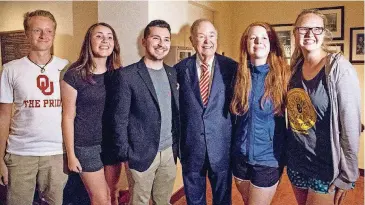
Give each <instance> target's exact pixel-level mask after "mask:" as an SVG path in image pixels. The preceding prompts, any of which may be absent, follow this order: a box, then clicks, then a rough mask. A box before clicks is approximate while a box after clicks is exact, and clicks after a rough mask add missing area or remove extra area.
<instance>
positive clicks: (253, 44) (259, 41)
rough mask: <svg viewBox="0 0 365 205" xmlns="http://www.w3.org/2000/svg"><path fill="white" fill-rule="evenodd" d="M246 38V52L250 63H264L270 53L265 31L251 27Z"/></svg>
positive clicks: (261, 28)
mask: <svg viewBox="0 0 365 205" xmlns="http://www.w3.org/2000/svg"><path fill="white" fill-rule="evenodd" d="M247 38H248V39H247V50H248V54H249V56H250V61H251V63H254V62H255V61H260V62H262V63H266V60H267V57H268V55H269V52H270V40H269V36H268V34H267V31H266V29H265V28H264V27H262V26H253V27H252V28H250V31H249V32H248V36H247ZM262 63H261V64H262Z"/></svg>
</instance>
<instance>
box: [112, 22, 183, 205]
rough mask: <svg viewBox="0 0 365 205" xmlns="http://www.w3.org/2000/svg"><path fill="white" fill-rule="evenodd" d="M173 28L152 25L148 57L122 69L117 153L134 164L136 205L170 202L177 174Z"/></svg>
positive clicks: (116, 107) (115, 122) (115, 123)
mask: <svg viewBox="0 0 365 205" xmlns="http://www.w3.org/2000/svg"><path fill="white" fill-rule="evenodd" d="M170 37H171V33H170V26H169V25H168V24H167V23H166V22H165V21H162V20H155V21H152V22H150V23H149V24H148V25H147V27H146V29H145V32H144V38H143V40H142V45H143V46H144V47H145V50H146V52H145V56H144V57H143V58H142V59H141V60H140V61H139V62H137V63H134V64H132V65H130V66H127V67H125V68H122V69H120V71H119V73H118V77H117V80H116V81H117V83H116V85H117V86H116V93H115V96H114V98H113V100H114V101H113V103H110V104H111V105H112V108H111V110H110V111H111V113H112V116H113V117H112V122H111V126H112V129H111V130H112V131H111V132H112V136H113V138H114V142H115V143H114V144H115V146H116V147H114V149H115V150H114V152H115V154H116V157H117V158H118V159H119V160H120V161H128V165H129V170H128V171H127V175H128V176H129V181H128V182H129V183H130V191H131V195H132V201H131V204H133V205H148V204H149V200H150V196H151V195H152V201H153V204H156V205H167V204H170V203H169V201H170V197H171V194H172V189H173V185H174V180H175V176H176V164H175V163H176V156H177V148H178V146H177V142H178V135H179V125H178V123H179V122H178V119H179V116H178V92H177V81H176V71H175V69H173V68H171V67H169V66H167V65H165V64H164V63H163V58H164V57H165V56H166V55H167V53H168V52H169V50H170V44H171V39H170Z"/></svg>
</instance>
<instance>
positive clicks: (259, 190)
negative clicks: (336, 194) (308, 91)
mask: <svg viewBox="0 0 365 205" xmlns="http://www.w3.org/2000/svg"><path fill="white" fill-rule="evenodd" d="M289 77H290V71H289V66H288V65H287V63H286V61H285V58H284V53H283V50H282V47H281V45H280V42H279V39H278V36H277V34H276V33H275V31H274V29H273V28H272V27H271V26H270V25H269V24H268V23H264V22H256V23H252V24H251V25H249V26H248V27H247V29H246V30H245V32H244V33H243V35H242V38H241V46H240V62H239V67H238V71H237V75H236V79H235V85H234V94H233V98H232V101H231V106H230V109H231V112H232V113H233V114H235V115H236V119H235V124H234V135H233V151H232V167H233V175H234V179H235V183H236V186H237V188H238V190H239V191H240V193H241V195H242V198H243V201H244V202H245V204H255V205H257V204H263V205H267V204H270V202H271V200H272V198H273V196H274V194H275V191H276V187H277V185H278V181H279V179H280V176H281V173H282V160H283V159H282V158H283V157H282V154H283V149H284V143H285V139H284V136H285V119H284V99H285V95H286V91H287V85H288V80H289Z"/></svg>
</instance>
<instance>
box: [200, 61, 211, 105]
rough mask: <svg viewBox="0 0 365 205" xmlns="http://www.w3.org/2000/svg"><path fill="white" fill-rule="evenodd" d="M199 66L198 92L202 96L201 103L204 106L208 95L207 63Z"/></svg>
mask: <svg viewBox="0 0 365 205" xmlns="http://www.w3.org/2000/svg"><path fill="white" fill-rule="evenodd" d="M200 68H201V75H200V81H199V86H200V94H201V97H202V102H203V105H204V106H206V105H207V103H208V96H209V75H210V74H209V70H208V65H207V64H205V63H202V64H201V65H200Z"/></svg>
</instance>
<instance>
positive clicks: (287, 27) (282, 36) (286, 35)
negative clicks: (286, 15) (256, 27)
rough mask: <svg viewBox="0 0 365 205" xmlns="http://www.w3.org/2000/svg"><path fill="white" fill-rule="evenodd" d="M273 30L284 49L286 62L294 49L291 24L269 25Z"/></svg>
mask: <svg viewBox="0 0 365 205" xmlns="http://www.w3.org/2000/svg"><path fill="white" fill-rule="evenodd" d="M271 26H272V27H273V28H274V29H275V32H276V34H277V35H278V38H279V40H280V43H281V44H282V46H283V49H284V55H285V59H287V60H288V61H289V60H290V58H291V56H292V54H293V52H294V48H295V45H294V44H295V40H294V33H293V26H294V25H293V24H272V25H271Z"/></svg>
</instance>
